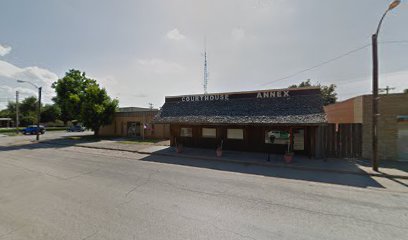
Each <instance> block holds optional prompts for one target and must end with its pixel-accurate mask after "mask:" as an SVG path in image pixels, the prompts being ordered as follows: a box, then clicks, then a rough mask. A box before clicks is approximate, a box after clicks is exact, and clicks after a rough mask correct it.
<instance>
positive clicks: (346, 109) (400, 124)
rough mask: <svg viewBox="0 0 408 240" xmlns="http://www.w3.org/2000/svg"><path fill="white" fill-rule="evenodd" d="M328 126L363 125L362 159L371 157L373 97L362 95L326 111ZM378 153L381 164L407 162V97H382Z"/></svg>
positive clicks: (393, 95)
mask: <svg viewBox="0 0 408 240" xmlns="http://www.w3.org/2000/svg"><path fill="white" fill-rule="evenodd" d="M325 112H326V114H327V120H328V122H329V123H337V124H339V123H361V124H362V141H363V142H362V156H363V158H367V159H370V158H371V153H372V150H371V149H372V141H371V140H372V131H371V128H372V97H371V95H362V96H358V97H354V98H350V99H348V100H345V101H342V102H338V103H335V104H331V105H328V106H326V107H325ZM379 112H380V115H379V117H378V153H379V158H380V160H402V161H408V94H403V93H397V94H387V95H385V94H384V95H380V99H379Z"/></svg>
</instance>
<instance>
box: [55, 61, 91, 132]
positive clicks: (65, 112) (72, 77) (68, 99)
mask: <svg viewBox="0 0 408 240" xmlns="http://www.w3.org/2000/svg"><path fill="white" fill-rule="evenodd" d="M95 83H96V81H95V80H93V79H90V78H87V77H86V75H85V73H84V72H81V71H79V70H75V69H71V70H69V71H68V72H67V73H65V76H64V77H63V78H62V79H58V81H56V82H54V83H53V84H52V88H54V89H55V92H56V94H57V96H56V97H55V98H54V99H53V100H54V102H55V103H56V104H57V105H58V106H59V108H60V109H61V120H62V121H63V122H64V125H66V124H67V122H68V121H70V120H74V119H79V118H80V115H81V98H82V95H83V94H84V93H85V90H86V88H87V87H88V86H89V85H92V84H95Z"/></svg>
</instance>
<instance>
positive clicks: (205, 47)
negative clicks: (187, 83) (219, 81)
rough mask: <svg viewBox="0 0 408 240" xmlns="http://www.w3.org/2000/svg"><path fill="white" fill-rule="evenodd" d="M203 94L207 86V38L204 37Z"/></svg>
mask: <svg viewBox="0 0 408 240" xmlns="http://www.w3.org/2000/svg"><path fill="white" fill-rule="evenodd" d="M203 80H204V82H203V87H204V94H207V87H208V64H207V39H206V38H204V79H203Z"/></svg>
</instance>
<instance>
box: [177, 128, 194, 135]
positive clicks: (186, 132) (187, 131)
mask: <svg viewBox="0 0 408 240" xmlns="http://www.w3.org/2000/svg"><path fill="white" fill-rule="evenodd" d="M180 136H181V137H192V136H193V129H192V128H181V129H180Z"/></svg>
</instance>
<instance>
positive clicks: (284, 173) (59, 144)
mask: <svg viewBox="0 0 408 240" xmlns="http://www.w3.org/2000/svg"><path fill="white" fill-rule="evenodd" d="M99 141H100V140H99V139H95V140H94V141H92V139H87V141H86V143H91V144H92V143H96V142H99ZM80 143H82V141H80V140H72V139H68V138H61V139H50V140H42V141H41V143H28V144H21V145H12V146H0V152H1V151H18V150H22V149H27V150H34V149H62V148H68V147H72V146H77V144H80ZM81 147H84V146H81ZM85 147H86V146H85ZM90 148H93V147H90ZM158 149H159V150H155V151H151V152H150V153H152V155H146V157H144V158H142V159H141V160H142V161H146V162H156V163H164V164H173V165H180V166H188V167H196V168H205V169H213V170H219V171H225V172H235V173H242V174H253V175H260V176H266V177H276V178H284V179H292V180H302V181H310V182H319V183H328V184H336V185H343V186H353V187H360V188H368V187H374V188H384V187H383V186H382V185H381V184H379V183H378V182H377V181H375V180H374V179H373V178H371V177H370V176H369V175H361V174H348V173H338V172H331V171H326V170H324V169H321V170H310V169H304V168H303V167H304V166H307V165H312V166H328V165H330V166H331V167H332V168H336V167H337V166H336V165H337V164H340V165H342V167H344V163H342V162H340V161H338V160H336V162H334V161H328V162H326V161H323V160H316V159H308V158H305V157H304V158H297V159H295V162H294V163H293V166H279V165H278V166H261V165H259V164H253V163H251V162H236V163H234V162H228V161H222V160H217V159H211V158H209V159H200V157H197V155H200V154H201V155H204V156H205V155H206V154H207V155H208V154H209V152H211V153H213V152H214V151H213V150H209V149H191V150H190V151H192V152H191V153H190V156H189V155H188V154H189V152H188V151H189V150H188V149H186V151H185V153H184V154H183V155H177V154H176V153H175V151H174V149H173V148H171V147H162V148H161V149H160V148H159V147H158ZM108 150H109V149H108ZM169 153H172V154H169ZM237 156H241V158H252V159H253V160H254V161H257V162H258V163H259V161H263V162H267V161H266V160H267V155H265V154H262V153H245V152H233V151H231V152H227V151H226V152H225V156H223V158H237ZM270 161H271V163H282V161H283V160H282V159H280V158H276V156H274V157H272V158H270ZM340 165H339V166H340ZM347 167H348V168H349V169H348V170H350V169H353V168H354V170H355V171H356V172H358V171H359V169H358V166H357V165H356V164H353V163H352V162H349V163H347Z"/></svg>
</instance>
